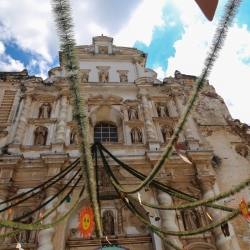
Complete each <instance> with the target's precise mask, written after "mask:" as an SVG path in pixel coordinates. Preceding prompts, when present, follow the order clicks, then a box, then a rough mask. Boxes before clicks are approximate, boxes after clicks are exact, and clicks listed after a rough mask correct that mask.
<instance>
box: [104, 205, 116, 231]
mask: <svg viewBox="0 0 250 250" xmlns="http://www.w3.org/2000/svg"><path fill="white" fill-rule="evenodd" d="M102 224H103V234H104V235H114V234H115V230H114V217H113V212H112V211H110V210H108V211H105V212H104V213H103V217H102Z"/></svg>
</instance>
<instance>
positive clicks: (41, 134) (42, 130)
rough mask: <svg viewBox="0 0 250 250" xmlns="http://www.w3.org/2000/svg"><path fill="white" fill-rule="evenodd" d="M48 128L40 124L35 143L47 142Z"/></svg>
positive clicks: (43, 143) (38, 144)
mask: <svg viewBox="0 0 250 250" xmlns="http://www.w3.org/2000/svg"><path fill="white" fill-rule="evenodd" d="M47 132H48V129H47V128H46V127H42V126H39V127H37V128H36V130H35V143H34V145H37V146H41V145H45V144H46V137H47Z"/></svg>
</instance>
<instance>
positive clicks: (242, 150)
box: [235, 145, 249, 158]
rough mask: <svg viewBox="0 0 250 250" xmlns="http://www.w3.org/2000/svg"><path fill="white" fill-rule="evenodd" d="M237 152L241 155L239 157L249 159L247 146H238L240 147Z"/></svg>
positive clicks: (236, 148)
mask: <svg viewBox="0 0 250 250" xmlns="http://www.w3.org/2000/svg"><path fill="white" fill-rule="evenodd" d="M235 150H236V152H237V153H238V154H239V155H241V156H243V157H245V158H246V157H247V156H248V153H249V152H248V148H247V147H246V146H242V145H240V146H238V147H235Z"/></svg>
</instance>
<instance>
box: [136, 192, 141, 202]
mask: <svg viewBox="0 0 250 250" xmlns="http://www.w3.org/2000/svg"><path fill="white" fill-rule="evenodd" d="M137 194H138V200H139V203H140V204H141V205H142V203H141V195H140V193H139V192H137Z"/></svg>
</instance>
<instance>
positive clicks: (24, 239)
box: [17, 211, 32, 243]
mask: <svg viewBox="0 0 250 250" xmlns="http://www.w3.org/2000/svg"><path fill="white" fill-rule="evenodd" d="M27 213H28V212H27V211H25V212H23V215H25V214H27ZM31 222H32V217H28V218H23V219H22V220H20V223H23V224H31ZM29 237H30V230H23V231H22V232H20V233H19V234H18V237H17V238H18V242H19V243H29Z"/></svg>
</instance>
